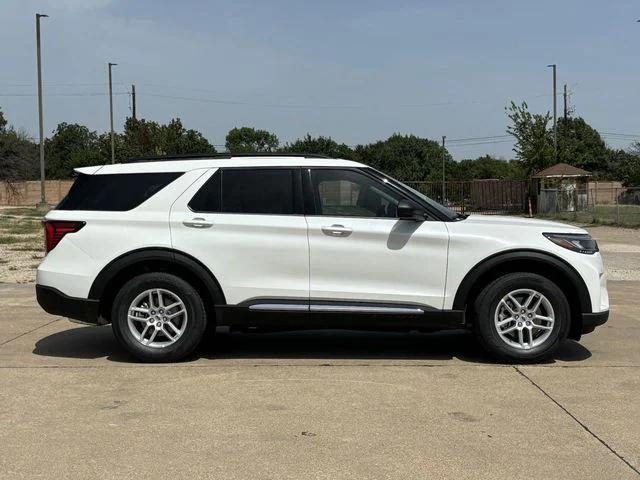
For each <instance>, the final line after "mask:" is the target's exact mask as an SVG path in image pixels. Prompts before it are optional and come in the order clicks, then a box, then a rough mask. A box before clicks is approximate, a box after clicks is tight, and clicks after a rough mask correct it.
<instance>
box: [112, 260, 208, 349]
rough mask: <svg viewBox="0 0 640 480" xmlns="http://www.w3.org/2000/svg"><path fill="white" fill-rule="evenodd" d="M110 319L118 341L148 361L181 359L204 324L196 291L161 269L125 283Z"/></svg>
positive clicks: (204, 317) (199, 337) (192, 347)
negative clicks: (161, 271)
mask: <svg viewBox="0 0 640 480" xmlns="http://www.w3.org/2000/svg"><path fill="white" fill-rule="evenodd" d="M111 319H112V327H113V332H114V334H115V336H116V338H117V339H118V341H119V342H120V344H121V345H122V346H123V347H124V348H125V349H126V350H127V351H128V352H129V353H131V354H132V355H133V356H134V357H136V358H138V359H140V360H143V361H147V362H173V361H177V360H181V359H183V358H184V357H186V356H187V355H189V354H190V353H192V352H193V351H194V350H195V348H196V347H197V346H198V344H199V343H200V341H201V340H202V337H203V335H204V331H205V328H206V324H207V319H206V313H205V308H204V305H203V303H202V298H200V295H199V294H198V292H197V291H196V290H195V289H194V288H193V287H192V286H191V285H190V284H189V283H187V282H185V281H184V280H183V279H181V278H180V277H176V276H175V275H171V274H168V273H160V272H157V273H146V274H143V275H140V276H138V277H135V278H133V279H131V280H129V281H128V282H127V283H125V284H124V286H123V287H122V288H121V289H120V291H119V292H118V294H117V295H116V298H115V300H114V302H113V307H112V315H111Z"/></svg>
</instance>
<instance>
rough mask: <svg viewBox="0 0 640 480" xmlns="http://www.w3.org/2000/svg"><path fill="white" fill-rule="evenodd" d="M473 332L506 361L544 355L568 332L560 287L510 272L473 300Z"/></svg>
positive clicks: (566, 309) (530, 359)
mask: <svg viewBox="0 0 640 480" xmlns="http://www.w3.org/2000/svg"><path fill="white" fill-rule="evenodd" d="M475 309H476V313H477V318H476V322H475V331H476V335H477V336H478V338H479V340H480V343H481V344H482V346H483V347H484V348H485V350H487V352H489V353H490V354H491V355H493V356H494V357H496V358H498V359H499V360H502V361H507V362H534V361H538V360H541V359H543V358H545V357H548V356H549V355H551V354H552V353H553V351H554V350H555V349H556V348H557V347H558V346H559V345H560V344H561V343H562V341H564V339H565V338H566V337H567V334H568V332H569V324H570V309H569V304H568V302H567V299H566V297H565V296H564V294H563V293H562V291H561V290H560V288H559V287H558V286H557V285H556V284H555V283H553V282H551V281H550V280H549V279H547V278H545V277H543V276H541V275H536V274H533V273H511V274H508V275H505V276H503V277H500V278H498V279H497V280H495V281H493V282H492V283H490V284H489V285H488V286H487V287H486V288H485V289H484V290H483V291H482V292H481V293H480V295H478V298H477V299H476V304H475Z"/></svg>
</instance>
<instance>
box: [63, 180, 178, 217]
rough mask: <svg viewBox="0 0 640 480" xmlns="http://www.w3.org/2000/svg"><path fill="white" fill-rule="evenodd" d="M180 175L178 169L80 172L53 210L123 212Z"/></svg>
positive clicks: (132, 207)
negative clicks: (151, 171)
mask: <svg viewBox="0 0 640 480" xmlns="http://www.w3.org/2000/svg"><path fill="white" fill-rule="evenodd" d="M181 175H182V173H181V172H175V173H169V172H156V173H111V174H105V175H100V174H94V175H86V174H80V175H78V178H76V181H75V182H73V185H72V186H71V189H70V190H69V193H68V194H67V196H66V197H64V198H63V199H62V200H61V201H60V203H59V204H58V205H57V206H56V210H91V211H96V210H101V211H105V212H126V211H128V210H132V209H134V208H136V207H138V206H139V205H140V204H142V203H143V202H145V201H146V200H148V199H149V198H151V197H153V196H154V195H155V194H156V193H158V192H159V191H160V190H162V189H163V188H164V187H166V186H167V185H169V184H170V183H171V182H173V181H174V180H175V179H176V178H178V177H179V176H181Z"/></svg>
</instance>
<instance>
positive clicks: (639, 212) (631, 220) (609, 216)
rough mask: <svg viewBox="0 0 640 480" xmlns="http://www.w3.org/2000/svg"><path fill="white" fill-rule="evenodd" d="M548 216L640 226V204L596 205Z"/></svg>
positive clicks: (594, 222)
mask: <svg viewBox="0 0 640 480" xmlns="http://www.w3.org/2000/svg"><path fill="white" fill-rule="evenodd" d="M544 217H546V218H554V219H558V220H566V221H570V222H578V223H585V224H594V225H612V226H619V227H629V228H640V205H618V206H616V205H595V206H591V207H589V209H588V210H582V211H579V212H558V213H557V214H555V215H544Z"/></svg>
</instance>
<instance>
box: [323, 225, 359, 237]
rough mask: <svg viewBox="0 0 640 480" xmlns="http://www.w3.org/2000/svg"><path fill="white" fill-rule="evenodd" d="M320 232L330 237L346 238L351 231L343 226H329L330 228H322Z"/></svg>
mask: <svg viewBox="0 0 640 480" xmlns="http://www.w3.org/2000/svg"><path fill="white" fill-rule="evenodd" d="M322 232H323V233H324V234H325V235H329V236H331V237H348V236H349V235H351V233H352V232H353V230H351V229H350V228H348V227H345V226H344V225H331V226H330V227H322Z"/></svg>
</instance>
